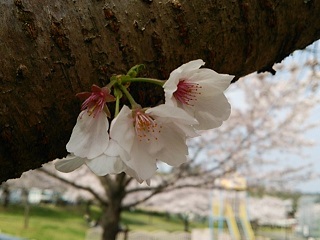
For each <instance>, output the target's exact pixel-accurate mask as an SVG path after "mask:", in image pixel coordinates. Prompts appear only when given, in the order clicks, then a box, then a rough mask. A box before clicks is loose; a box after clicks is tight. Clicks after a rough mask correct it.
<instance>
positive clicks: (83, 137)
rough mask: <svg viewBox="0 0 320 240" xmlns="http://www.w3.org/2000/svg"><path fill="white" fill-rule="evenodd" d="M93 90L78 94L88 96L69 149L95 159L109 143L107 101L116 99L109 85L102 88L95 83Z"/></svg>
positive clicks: (79, 155)
mask: <svg viewBox="0 0 320 240" xmlns="http://www.w3.org/2000/svg"><path fill="white" fill-rule="evenodd" d="M91 90H92V92H91V93H90V92H83V93H79V94H77V96H78V97H80V98H86V100H85V101H84V102H83V104H82V108H81V109H82V112H81V113H80V115H79V116H78V119H77V123H76V125H75V127H74V128H73V131H72V134H71V137H70V140H69V142H68V143H67V150H68V152H70V153H71V154H73V155H75V156H77V157H80V158H88V159H93V158H96V157H98V156H100V155H101V154H102V153H103V152H104V151H105V150H106V149H107V147H108V144H109V134H108V129H109V121H108V118H107V117H108V116H109V115H110V112H109V110H108V108H107V106H106V102H111V101H114V99H115V98H114V96H112V95H111V94H110V90H109V88H107V87H103V88H100V87H98V86H96V85H93V86H92V88H91Z"/></svg>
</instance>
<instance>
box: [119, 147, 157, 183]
mask: <svg viewBox="0 0 320 240" xmlns="http://www.w3.org/2000/svg"><path fill="white" fill-rule="evenodd" d="M130 156H131V159H130V160H129V161H126V162H125V164H126V165H127V166H128V167H129V168H132V169H133V170H134V171H135V172H136V173H137V176H138V178H140V179H142V180H147V179H149V178H151V177H152V176H153V175H154V174H155V172H156V170H157V165H156V158H155V157H154V156H152V155H150V154H149V153H148V151H147V149H145V147H144V146H143V145H142V144H140V143H139V142H138V141H135V142H134V144H133V146H132V151H131V153H130Z"/></svg>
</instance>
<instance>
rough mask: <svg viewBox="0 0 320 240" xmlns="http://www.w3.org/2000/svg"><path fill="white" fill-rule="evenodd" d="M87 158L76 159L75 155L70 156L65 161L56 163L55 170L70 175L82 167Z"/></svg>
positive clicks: (61, 160) (60, 160)
mask: <svg viewBox="0 0 320 240" xmlns="http://www.w3.org/2000/svg"><path fill="white" fill-rule="evenodd" d="M85 161H86V159H85V158H80V157H76V156H74V155H68V156H67V157H65V158H63V159H59V160H58V161H57V162H55V163H54V165H55V168H56V169H57V170H58V171H60V172H64V173H69V172H72V171H74V170H76V169H77V168H79V167H81V166H82V165H83V164H84V163H85Z"/></svg>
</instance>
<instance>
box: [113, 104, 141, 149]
mask: <svg viewBox="0 0 320 240" xmlns="http://www.w3.org/2000/svg"><path fill="white" fill-rule="evenodd" d="M110 137H111V138H112V139H114V140H115V141H116V142H117V143H118V144H119V145H120V146H121V147H122V148H123V149H124V150H126V151H127V152H130V151H131V148H132V145H133V141H134V137H135V130H134V126H133V118H132V111H131V109H129V108H128V107H127V106H125V105H124V106H123V107H122V109H121V111H120V112H119V114H118V116H117V117H116V118H115V119H113V120H112V122H111V128H110Z"/></svg>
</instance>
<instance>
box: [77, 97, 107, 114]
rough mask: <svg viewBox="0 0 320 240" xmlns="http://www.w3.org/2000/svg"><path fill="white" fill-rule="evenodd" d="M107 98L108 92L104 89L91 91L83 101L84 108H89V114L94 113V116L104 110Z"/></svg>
mask: <svg viewBox="0 0 320 240" xmlns="http://www.w3.org/2000/svg"><path fill="white" fill-rule="evenodd" d="M105 99H106V94H105V93H103V92H102V91H101V92H93V93H91V96H90V97H89V98H87V99H86V100H85V101H84V102H83V104H82V109H86V108H88V113H89V115H91V114H93V117H95V116H96V115H97V114H99V113H100V112H101V111H102V110H103V108H104V106H105V102H106V100H105Z"/></svg>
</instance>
